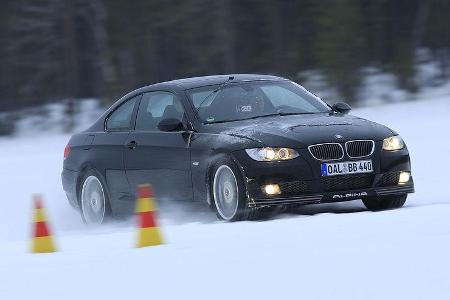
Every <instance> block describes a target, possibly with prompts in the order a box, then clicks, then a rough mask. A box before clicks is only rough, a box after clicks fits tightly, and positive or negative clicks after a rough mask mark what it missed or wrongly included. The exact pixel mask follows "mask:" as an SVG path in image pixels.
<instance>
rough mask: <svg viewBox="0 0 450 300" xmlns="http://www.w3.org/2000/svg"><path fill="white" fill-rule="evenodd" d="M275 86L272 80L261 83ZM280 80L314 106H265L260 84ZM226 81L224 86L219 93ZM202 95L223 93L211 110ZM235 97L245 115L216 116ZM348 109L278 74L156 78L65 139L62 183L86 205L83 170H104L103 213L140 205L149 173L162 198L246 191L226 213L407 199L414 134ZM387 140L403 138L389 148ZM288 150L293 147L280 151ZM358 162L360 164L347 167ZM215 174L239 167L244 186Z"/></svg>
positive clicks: (386, 204)
mask: <svg viewBox="0 0 450 300" xmlns="http://www.w3.org/2000/svg"><path fill="white" fill-rule="evenodd" d="M267 86H268V87H269V88H272V90H270V91H268V92H266V94H264V93H261V91H263V90H264V89H266V87H267ZM279 86H281V88H286V90H283V91H281V90H280V88H279ZM230 87H235V88H237V87H242V91H241V90H236V91H235V90H233V89H232V88H230ZM226 89H228V90H226ZM267 89H268V88H267ZM224 90H226V91H227V92H228V94H227V93H226V92H224ZM274 90H276V92H278V91H280V93H281V94H280V95H286V98H289V97H294V98H295V97H296V96H295V95H293V94H292V95H291V93H297V94H298V95H300V96H301V97H303V98H304V99H306V100H305V104H302V105H305V107H306V106H307V108H305V110H310V111H307V112H306V111H302V112H299V111H296V110H292V107H290V106H289V105H280V106H279V107H280V109H277V110H276V111H273V107H274V106H275V105H271V104H270V103H269V105H270V109H271V110H270V111H269V108H267V107H268V105H267V99H265V98H266V97H265V96H264V95H268V94H269V92H270V93H272V94H273V93H274ZM221 93H222V94H223V95H225V96H222V98H223V99H222V98H221V99H220V100H218V99H219V98H220V97H221ZM233 93H234V94H233ZM226 95H228V98H227V97H226ZM248 95H251V96H248ZM261 95H262V96H261ZM194 96H195V97H197V98H195V99H194ZM268 97H269V96H268ZM270 97H272V96H270ZM277 97H278V96H276V95H275V96H273V97H272V98H273V99H278V98H277ZM283 97H284V96H283ZM210 98H214V99H213V100H211V99H210ZM247 98H248V99H247ZM263 98H264V99H263ZM272 98H271V99H272ZM164 99H166V100H164ZM167 99H169V100H167ZM170 99H172V100H170ZM242 99H243V100H242ZM175 100H176V103H175ZM200 100H201V101H200ZM247 100H248V101H249V102H251V103H250V104H249V103H245V101H247ZM145 101H147V102H145ZM165 101H166V102H167V103H166V104H167V105H166V106H164V105H165V104H164V103H165ZM205 101H206V102H209V103H207V104H206V105H209V107H211V106H214V105H215V103H216V102H217V103H219V101H221V103H219V104H220V105H216V106H217V107H216V108H214V109H215V113H216V115H214V114H212V115H208V112H206V113H205V112H204V110H208V107H207V106H205V107H206V108H205V107H203V106H202V105H205V104H204V103H205ZM289 101H291V100H289ZM272 102H273V101H272ZM144 103H145V104H144ZM161 103H163V104H161ZM144 105H145V107H148V108H147V109H143V108H142V107H144ZM152 105H153V106H152ZM295 105H296V104H293V106H295ZM263 106H264V107H263ZM140 107H141V108H140ZM229 107H232V108H231V111H232V112H231V114H233V116H234V115H237V116H239V118H238V119H227V118H226V117H220V116H219V115H220V114H221V113H222V112H223V111H224V110H225V111H226V110H227V109H228V108H229ZM257 107H258V113H254V111H256V108H257ZM261 107H263V108H261ZM281 107H282V108H283V109H285V108H286V109H287V110H288V111H289V112H290V113H283V112H282V109H281ZM264 110H267V111H264ZM347 110H349V107H347V106H345V105H343V104H338V105H335V106H333V107H329V106H327V105H326V104H324V103H323V102H321V100H320V99H319V98H317V97H315V96H314V95H312V94H310V93H309V92H307V91H306V90H304V89H303V88H302V87H301V86H299V85H297V84H295V83H292V82H290V81H288V80H286V79H284V78H280V77H275V76H265V75H231V76H229V75H220V76H207V77H198V78H189V79H180V80H174V81H170V82H164V83H158V84H154V85H150V86H147V87H143V88H140V89H138V90H135V91H133V92H131V93H129V94H127V95H125V96H124V97H122V98H121V99H120V100H118V101H117V102H116V103H115V104H113V105H112V106H111V107H110V108H109V109H108V110H107V111H106V112H105V113H104V114H103V115H102V116H101V117H100V118H99V119H98V120H97V121H96V122H95V123H94V124H93V125H92V126H91V127H90V128H88V129H87V130H86V131H84V132H81V133H79V134H75V135H73V136H72V138H71V139H70V141H69V143H68V146H67V148H66V151H65V160H64V168H63V172H62V182H63V187H64V190H65V192H66V194H67V197H68V199H69V201H70V203H71V204H72V205H73V206H74V207H77V208H80V209H81V210H82V206H83V205H82V199H81V198H82V196H81V194H82V189H83V186H85V185H84V181H86V174H90V175H91V176H94V177H96V178H97V179H98V183H99V184H101V186H100V189H97V191H98V192H97V194H96V195H94V196H93V197H94V198H95V197H97V198H98V193H103V194H104V196H103V198H104V200H103V201H104V202H105V203H104V205H105V208H103V210H104V213H105V214H107V213H111V214H112V215H122V214H130V213H132V212H133V209H134V203H135V198H136V189H137V186H138V185H139V184H143V183H150V184H152V185H153V187H154V190H155V196H156V198H157V199H159V200H162V201H163V200H164V199H166V198H170V199H176V200H186V201H192V200H198V201H206V202H208V203H209V204H210V205H211V206H212V207H213V208H215V209H216V211H217V207H216V206H217V203H215V200H214V199H215V196H216V198H220V197H221V195H222V196H223V197H225V198H224V200H223V201H225V202H226V201H228V200H227V197H236V198H239V200H236V201H239V203H238V204H236V208H234V204H233V206H232V208H230V210H231V211H233V212H237V213H236V214H233V216H232V217H229V215H231V213H230V214H228V216H225V217H224V216H223V215H222V214H218V215H219V217H222V218H223V219H230V220H235V219H245V218H248V217H249V214H248V212H250V211H251V212H254V211H258V210H260V208H267V207H272V206H280V205H282V206H284V205H288V204H308V203H323V202H336V201H345V200H353V199H363V201H364V200H365V202H364V203H365V204H366V206H368V207H369V208H371V209H383V208H392V207H398V206H401V205H403V203H404V200H405V199H406V196H405V195H406V194H407V193H411V192H413V191H414V185H413V180H412V177H411V176H410V171H411V166H410V158H409V153H408V150H407V148H406V145H404V144H403V142H402V141H401V139H400V138H399V137H398V134H397V133H395V132H394V131H393V130H391V129H389V128H387V127H385V126H383V125H380V124H377V123H374V122H371V121H367V120H365V119H362V118H358V117H354V116H351V115H348V114H346V113H347ZM121 111H123V113H121ZM263 111H264V113H262V112H263ZM115 112H117V113H115ZM202 114H203V117H202ZM205 114H206V116H205ZM209 114H211V113H209ZM120 115H122V117H120ZM225 115H226V113H225ZM242 115H244V117H241V116H242ZM124 116H129V117H124ZM121 118H122V119H123V120H122V119H121ZM149 120H151V121H149ZM392 137H394V138H392ZM389 143H394V144H396V145H397V144H399V143H401V145H400V146H398V147H395V146H394V147H393V148H389V147H390V146H389V145H387V144H389ZM384 145H385V146H384ZM383 148H387V149H393V150H386V149H383ZM248 149H256V150H252V151H253V152H248V151H249V150H248ZM277 151H278V152H277ZM249 153H254V154H252V155H256V156H258V157H259V156H261V157H263V156H264V157H263V160H262V161H258V160H255V159H254V158H252V157H251V156H250V154H249ZM291 154H292V155H291ZM265 155H267V156H268V158H267V157H265ZM273 155H278V156H279V157H278V158H279V159H273V157H272V156H273ZM286 155H287V156H289V155H291V156H289V157H290V158H289V159H286V160H285V159H282V156H286ZM258 157H257V159H259V158H258ZM284 158H285V157H284ZM266 159H269V160H271V159H273V160H272V161H267V160H266ZM369 161H370V163H369ZM340 162H341V163H342V162H345V164H341V165H339V164H338V163H340ZM352 162H355V163H354V164H352ZM218 164H222V165H226V166H228V168H227V170H225V169H223V170H222V171H223V172H224V173H223V174H222V173H220V174H219V173H217V171H218V168H219V167H218ZM327 164H329V165H327ZM369 164H370V165H369ZM353 167H355V168H360V170H359V171H361V172H357V173H348V174H345V173H342V174H340V173H339V172H341V171H346V172H347V171H349V170H350V169H352V168H353ZM327 168H331V169H327ZM333 168H334V170H333ZM364 168H366V170H364ZM344 169H345V170H344ZM230 171H232V172H231V173H230ZM328 171H330V172H331V173H329V174H327V172H328ZM214 172H216V174H214ZM226 172H228V173H226ZM333 172H334V173H333ZM332 173H333V174H332ZM330 174H332V175H330ZM215 175H217V176H218V175H221V176H224V178H225V179H224V180H223V182H224V184H227V183H229V182H233V180H232V179H230V178H233V177H234V181H235V182H236V186H235V187H228V190H227V189H226V188H224V189H222V187H221V186H220V182H221V181H219V180H220V177H219V178H217V176H215ZM324 175H329V176H324ZM227 176H228V177H227ZM400 177H401V178H402V179H403V181H402V180H401V179H400ZM94 179H95V178H94ZM215 180H218V181H217V182H218V183H217V186H215V187H213V185H215V183H213V181H214V182H215ZM227 180H228V181H227ZM268 185H272V186H270V187H267V186H268ZM215 188H217V195H216V194H215V193H216V189H215ZM213 189H214V190H213ZM94 190H95V188H94ZM268 191H269V192H270V193H268ZM92 193H94V192H92ZM220 193H222V194H220ZM227 193H228V194H227ZM94 194H95V193H94ZM230 194H231V196H230ZM100 198H101V196H100ZM87 201H88V200H87ZM92 201H93V202H95V201H98V199H97V200H96V199H94V200H92ZM230 201H231V200H230ZM233 201H234V200H233ZM225 202H224V205H228V204H226V203H225ZM230 205H231V204H230ZM230 207H231V206H230ZM219 212H220V211H219ZM244 212H245V213H244ZM244 214H245V217H244ZM238 215H239V217H238Z"/></svg>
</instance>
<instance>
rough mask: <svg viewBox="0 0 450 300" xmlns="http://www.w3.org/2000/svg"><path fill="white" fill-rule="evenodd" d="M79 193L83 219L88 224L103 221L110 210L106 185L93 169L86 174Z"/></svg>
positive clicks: (96, 223) (97, 223)
mask: <svg viewBox="0 0 450 300" xmlns="http://www.w3.org/2000/svg"><path fill="white" fill-rule="evenodd" d="M79 195H80V208H81V216H82V218H83V221H84V222H85V223H86V224H87V225H99V224H101V223H103V221H104V220H105V217H106V215H107V212H108V200H107V196H106V193H105V189H104V185H103V183H102V181H101V180H100V178H99V176H98V174H96V172H94V171H93V170H89V171H87V172H86V173H85V174H84V176H83V179H82V181H81V188H80V193H79Z"/></svg>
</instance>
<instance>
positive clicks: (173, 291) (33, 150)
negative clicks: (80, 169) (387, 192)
mask: <svg viewBox="0 0 450 300" xmlns="http://www.w3.org/2000/svg"><path fill="white" fill-rule="evenodd" d="M449 111H450V97H442V98H437V99H426V100H422V101H415V102H409V103H398V104H393V105H383V106H375V107H370V108H364V109H358V110H355V111H354V112H353V114H354V115H359V116H362V117H367V118H369V119H371V120H374V121H378V122H381V123H383V124H386V125H388V126H390V127H391V128H393V129H394V130H396V131H398V132H399V133H400V134H401V135H402V137H403V138H404V139H405V141H406V143H407V145H408V147H409V149H410V152H411V156H412V163H413V176H414V180H415V183H416V191H417V192H416V193H415V194H414V195H411V196H410V198H409V199H408V202H407V205H406V207H405V208H403V209H399V210H394V211H386V212H377V213H373V212H368V211H366V210H364V208H363V206H362V205H361V204H360V202H359V201H353V202H350V203H345V204H329V205H320V206H310V207H305V208H304V210H303V211H302V212H303V213H302V214H298V215H281V216H279V217H277V218H275V219H273V220H268V221H262V222H239V223H231V224H229V223H222V222H218V221H216V220H215V216H214V215H212V213H209V212H207V211H205V210H201V212H200V213H198V214H195V213H193V212H184V211H183V209H184V208H173V209H175V211H174V210H171V211H163V212H162V213H161V214H162V220H161V223H162V230H163V234H164V238H165V240H166V241H167V243H166V244H165V245H163V246H158V247H152V248H145V249H135V248H134V247H133V246H134V243H135V238H136V232H135V229H134V226H133V225H134V221H133V220H128V221H122V222H119V223H114V224H108V225H106V226H103V227H101V228H96V229H88V228H85V226H84V225H83V224H82V222H81V219H80V217H79V215H78V213H77V212H75V211H73V210H72V208H71V207H70V206H69V205H68V203H67V201H66V198H65V196H64V193H63V191H62V188H61V183H60V177H59V176H60V171H61V167H62V152H63V149H64V146H65V144H66V142H67V140H68V138H69V137H68V136H66V135H60V134H53V135H46V136H42V137H40V136H38V135H35V136H29V135H23V136H19V137H16V138H13V139H11V138H9V139H6V138H2V139H0V180H1V181H0V182H1V187H2V193H1V195H2V198H1V200H0V201H1V202H0V203H1V207H0V299H31V298H32V299H131V298H142V297H146V298H154V299H229V298H234V299H242V298H244V297H247V298H249V299H258V298H259V299H425V298H427V299H448V295H450V260H449V259H448V255H449V253H450V226H449V224H450V223H449V221H448V220H449V215H450V196H448V192H446V191H445V190H444V188H445V187H446V185H447V182H448V178H449V176H448V174H446V173H447V172H446V171H444V172H443V170H442V168H444V167H445V166H443V165H442V163H443V162H446V161H447V160H448V157H449V154H450V140H449V135H448V132H447V131H448V129H449V128H450V127H449V119H448V112H449ZM33 193H42V194H43V196H44V199H45V205H46V209H47V215H48V217H49V219H50V224H51V228H52V229H53V232H54V233H55V234H56V242H57V245H58V247H59V249H60V251H59V252H57V253H53V254H39V255H34V254H30V253H29V252H28V250H29V233H30V229H31V228H30V220H31V213H32V210H31V208H32V207H31V195H32V194H33Z"/></svg>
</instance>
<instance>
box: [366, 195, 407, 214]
mask: <svg viewBox="0 0 450 300" xmlns="http://www.w3.org/2000/svg"><path fill="white" fill-rule="evenodd" d="M406 197H407V195H395V196H387V197H370V198H367V199H363V200H362V201H363V203H364V205H365V206H366V207H367V209H370V210H373V211H377V210H385V209H394V208H400V207H402V206H403V205H404V204H405V201H406Z"/></svg>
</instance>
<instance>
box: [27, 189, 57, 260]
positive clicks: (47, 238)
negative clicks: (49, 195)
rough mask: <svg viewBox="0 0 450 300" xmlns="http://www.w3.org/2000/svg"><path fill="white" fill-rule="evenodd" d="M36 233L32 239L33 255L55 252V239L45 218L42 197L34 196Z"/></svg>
mask: <svg viewBox="0 0 450 300" xmlns="http://www.w3.org/2000/svg"><path fill="white" fill-rule="evenodd" d="M33 201H34V220H33V223H34V232H33V239H32V246H31V252H33V253H50V252H55V251H56V248H55V245H54V243H53V237H52V236H51V234H50V231H49V229H48V226H47V218H46V217H45V213H44V208H43V206H42V198H41V196H38V195H36V196H34V197H33Z"/></svg>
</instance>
